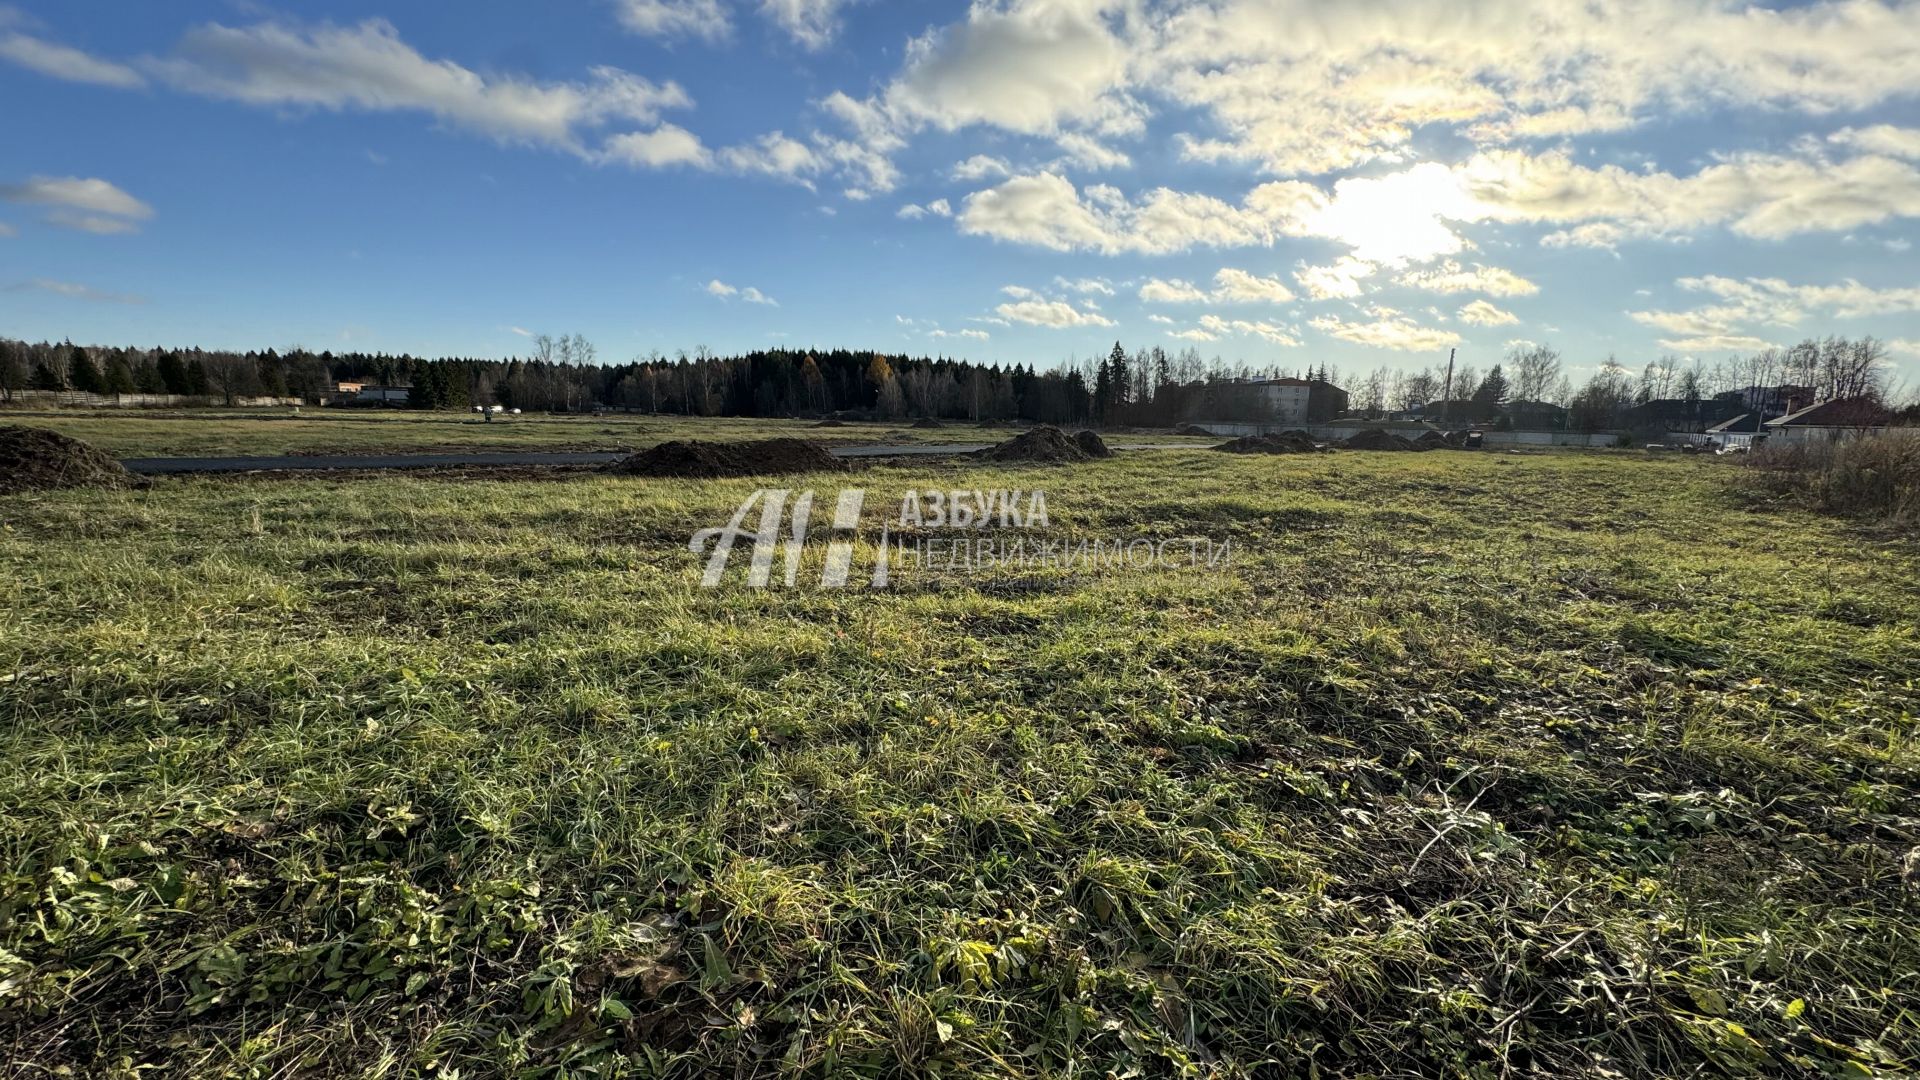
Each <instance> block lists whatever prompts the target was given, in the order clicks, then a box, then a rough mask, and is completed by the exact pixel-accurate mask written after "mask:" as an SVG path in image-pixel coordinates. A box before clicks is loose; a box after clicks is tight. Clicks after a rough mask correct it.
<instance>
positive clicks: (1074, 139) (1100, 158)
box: [1054, 131, 1133, 171]
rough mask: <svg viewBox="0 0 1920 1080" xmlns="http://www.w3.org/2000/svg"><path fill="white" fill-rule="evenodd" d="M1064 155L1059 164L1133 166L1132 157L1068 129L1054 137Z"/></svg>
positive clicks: (1096, 167)
mask: <svg viewBox="0 0 1920 1080" xmlns="http://www.w3.org/2000/svg"><path fill="white" fill-rule="evenodd" d="M1054 142H1056V143H1058V144H1059V145H1060V149H1061V150H1062V151H1064V152H1065V154H1066V157H1064V158H1062V159H1061V164H1067V165H1077V166H1079V167H1080V168H1082V169H1091V170H1095V171H1098V170H1101V169H1126V168H1131V167H1132V166H1133V159H1132V158H1130V157H1128V156H1127V155H1125V154H1123V153H1121V152H1120V151H1118V150H1115V149H1113V148H1112V147H1109V146H1106V145H1104V144H1102V143H1101V142H1100V141H1099V140H1097V139H1095V138H1093V137H1092V136H1090V135H1084V134H1081V133H1080V132H1077V131H1069V132H1066V133H1065V134H1062V135H1059V136H1057V137H1055V139H1054Z"/></svg>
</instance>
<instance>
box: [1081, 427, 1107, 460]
mask: <svg viewBox="0 0 1920 1080" xmlns="http://www.w3.org/2000/svg"><path fill="white" fill-rule="evenodd" d="M1073 443H1074V445H1075V446H1078V447H1079V448H1080V451H1081V453H1084V454H1086V455H1087V456H1088V457H1090V458H1110V457H1112V456H1113V451H1112V450H1109V449H1107V442H1106V440H1105V439H1102V438H1101V437H1100V433H1099V432H1097V431H1077V432H1075V433H1074V435H1073Z"/></svg>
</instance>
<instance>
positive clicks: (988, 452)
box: [976, 424, 1087, 465]
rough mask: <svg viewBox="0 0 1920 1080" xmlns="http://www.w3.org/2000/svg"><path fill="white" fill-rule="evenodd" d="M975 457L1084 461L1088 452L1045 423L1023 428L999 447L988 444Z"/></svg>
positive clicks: (1050, 463) (1055, 463)
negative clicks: (1027, 428) (1028, 428)
mask: <svg viewBox="0 0 1920 1080" xmlns="http://www.w3.org/2000/svg"><path fill="white" fill-rule="evenodd" d="M976 456H978V457H981V458H984V459H986V460H988V461H1038V462H1042V463H1044V464H1048V465H1064V464H1066V463H1067V462H1070V461H1085V460H1087V452H1086V451H1085V450H1082V449H1080V444H1079V443H1077V442H1075V441H1074V440H1073V439H1072V438H1070V437H1069V436H1068V435H1067V433H1066V432H1064V431H1061V430H1060V429H1059V428H1057V427H1052V426H1049V425H1044V424H1043V425H1041V426H1040V427H1036V428H1032V429H1030V430H1028V431H1023V432H1021V433H1020V434H1018V435H1015V436H1014V437H1013V438H1011V439H1008V440H1007V441H1006V442H1003V443H1001V444H1000V445H998V446H989V447H988V448H986V449H985V450H981V451H979V452H978V454H977V455H976Z"/></svg>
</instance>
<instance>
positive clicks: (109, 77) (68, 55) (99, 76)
mask: <svg viewBox="0 0 1920 1080" xmlns="http://www.w3.org/2000/svg"><path fill="white" fill-rule="evenodd" d="M0 60H8V61H11V62H13V63H15V64H18V65H20V66H21V67H23V68H26V69H28V70H29V71H37V72H39V73H40V74H42V75H47V76H50V77H52V78H55V79H64V80H66V81H67V82H77V83H92V84H93V85H95V86H111V87H116V88H118V89H122V90H130V89H135V88H137V87H141V86H145V85H146V84H147V80H146V78H145V77H144V76H142V75H141V74H140V73H139V72H138V71H135V70H134V69H133V68H131V67H128V66H127V65H125V64H121V63H117V62H115V61H112V60H102V59H100V58H98V57H95V56H90V55H88V54H87V53H84V52H81V51H80V50H79V49H74V48H69V47H68V46H65V45H59V44H55V43H54V42H51V41H42V40H40V39H39V38H32V37H28V36H27V35H25V34H0Z"/></svg>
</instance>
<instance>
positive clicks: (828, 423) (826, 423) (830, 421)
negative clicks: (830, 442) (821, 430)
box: [813, 416, 847, 427]
mask: <svg viewBox="0 0 1920 1080" xmlns="http://www.w3.org/2000/svg"><path fill="white" fill-rule="evenodd" d="M813 426H814V427H846V426H847V422H846V421H845V420H835V419H834V418H833V417H831V416H829V417H827V418H826V419H825V420H822V421H820V422H819V423H817V424H815V425H813Z"/></svg>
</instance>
